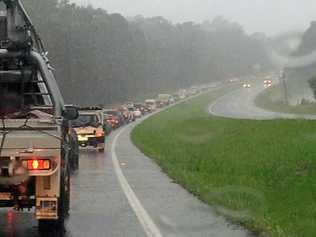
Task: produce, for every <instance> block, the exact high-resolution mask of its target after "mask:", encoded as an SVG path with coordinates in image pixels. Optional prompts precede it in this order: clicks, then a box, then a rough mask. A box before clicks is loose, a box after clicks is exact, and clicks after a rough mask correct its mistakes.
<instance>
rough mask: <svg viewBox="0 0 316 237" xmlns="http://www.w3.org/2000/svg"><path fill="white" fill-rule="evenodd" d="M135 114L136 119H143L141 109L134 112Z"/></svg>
mask: <svg viewBox="0 0 316 237" xmlns="http://www.w3.org/2000/svg"><path fill="white" fill-rule="evenodd" d="M133 114H134V116H135V118H140V117H142V112H141V111H140V110H139V109H136V110H134V111H133Z"/></svg>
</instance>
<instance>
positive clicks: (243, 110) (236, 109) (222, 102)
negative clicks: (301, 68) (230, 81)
mask: <svg viewBox="0 0 316 237" xmlns="http://www.w3.org/2000/svg"><path fill="white" fill-rule="evenodd" d="M264 89H265V88H264V86H263V82H256V83H253V84H252V87H251V88H242V87H241V88H240V89H237V90H234V91H232V92H230V93H227V94H226V95H224V96H222V97H220V98H219V99H217V100H216V101H215V102H214V103H212V104H211V105H210V107H209V112H210V113H211V114H212V115H215V116H219V117H227V118H237V119H254V120H267V119H268V120H269V119H295V118H304V119H316V116H315V115H297V114H288V113H277V112H272V111H267V110H264V109H261V108H258V107H257V106H256V105H255V102H254V101H255V99H256V97H257V96H258V95H259V94H260V93H261V92H262V91H263V90H264Z"/></svg>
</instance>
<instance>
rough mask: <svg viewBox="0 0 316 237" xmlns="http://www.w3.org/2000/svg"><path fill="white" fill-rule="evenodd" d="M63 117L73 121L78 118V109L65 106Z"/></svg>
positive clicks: (72, 106)
mask: <svg viewBox="0 0 316 237" xmlns="http://www.w3.org/2000/svg"><path fill="white" fill-rule="evenodd" d="M63 117H64V118H65V119H67V120H75V119H77V118H78V117H79V109H78V107H76V106H74V105H65V109H64V111H63Z"/></svg>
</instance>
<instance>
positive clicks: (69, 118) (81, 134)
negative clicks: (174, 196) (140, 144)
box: [0, 0, 182, 227]
mask: <svg viewBox="0 0 316 237" xmlns="http://www.w3.org/2000/svg"><path fill="white" fill-rule="evenodd" d="M0 2H3V3H4V4H6V5H7V11H6V14H7V15H1V16H0V31H1V34H0V119H1V127H0V207H5V208H7V207H14V208H15V209H16V210H19V211H23V210H25V209H31V208H33V207H35V217H36V219H37V220H38V221H39V225H40V227H41V226H45V227H47V226H55V225H63V224H64V220H65V217H67V215H68V212H69V205H70V172H71V170H76V169H78V167H79V146H80V147H82V148H84V147H89V146H90V147H93V148H95V149H96V150H97V151H99V152H102V151H104V149H105V138H106V136H108V135H109V134H110V132H111V131H112V129H116V128H119V127H121V126H123V125H124V124H127V123H130V122H132V121H134V120H135V118H140V117H141V116H143V115H145V114H147V113H149V112H153V111H155V110H156V108H157V107H158V104H159V103H160V104H159V106H160V107H163V106H167V105H169V104H171V103H173V102H175V101H176V100H180V99H181V94H182V93H181V92H179V93H177V94H179V97H178V98H177V99H175V98H173V97H172V96H171V95H168V94H160V95H159V96H158V98H157V100H154V99H151V100H146V101H145V102H144V103H135V104H134V103H132V102H129V103H127V104H126V105H123V106H121V107H120V108H115V109H104V108H99V107H89V108H81V109H78V108H77V107H75V106H72V105H65V104H64V101H63V99H62V96H61V93H60V91H59V88H58V85H57V83H56V81H55V78H54V75H53V71H52V67H51V66H50V65H49V60H48V59H47V57H46V51H45V49H44V48H43V45H42V42H41V40H40V38H39V36H38V35H37V33H36V31H35V30H34V26H33V25H32V23H31V22H30V20H29V17H28V16H27V14H26V12H25V10H24V8H23V6H22V4H21V3H20V1H19V0H12V1H1V0H0ZM3 26H5V27H3Z"/></svg>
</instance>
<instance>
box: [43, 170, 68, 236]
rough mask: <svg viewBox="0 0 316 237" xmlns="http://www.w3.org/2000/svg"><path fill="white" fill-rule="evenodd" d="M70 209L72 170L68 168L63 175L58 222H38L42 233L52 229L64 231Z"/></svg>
mask: <svg viewBox="0 0 316 237" xmlns="http://www.w3.org/2000/svg"><path fill="white" fill-rule="evenodd" d="M69 208H70V168H69V166H67V167H66V168H65V169H64V170H63V171H62V174H61V179H60V197H59V199H58V219H57V220H38V227H39V230H40V231H43V230H44V231H45V230H50V229H52V228H58V229H63V228H64V222H65V219H66V218H67V217H68V215H69Z"/></svg>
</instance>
